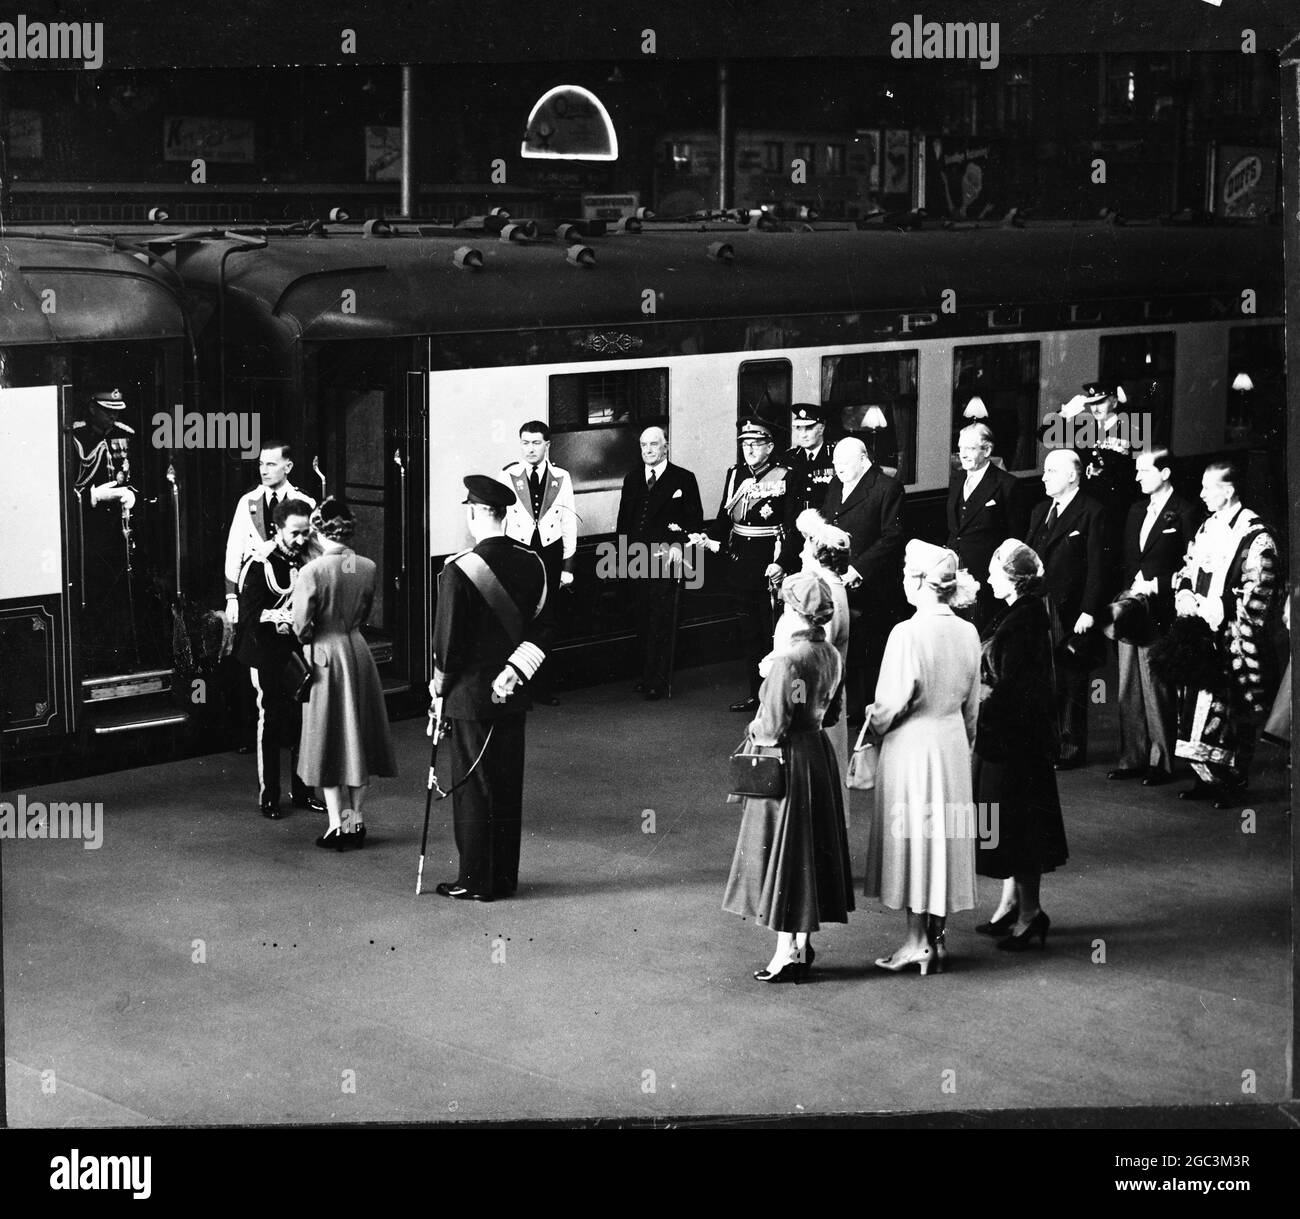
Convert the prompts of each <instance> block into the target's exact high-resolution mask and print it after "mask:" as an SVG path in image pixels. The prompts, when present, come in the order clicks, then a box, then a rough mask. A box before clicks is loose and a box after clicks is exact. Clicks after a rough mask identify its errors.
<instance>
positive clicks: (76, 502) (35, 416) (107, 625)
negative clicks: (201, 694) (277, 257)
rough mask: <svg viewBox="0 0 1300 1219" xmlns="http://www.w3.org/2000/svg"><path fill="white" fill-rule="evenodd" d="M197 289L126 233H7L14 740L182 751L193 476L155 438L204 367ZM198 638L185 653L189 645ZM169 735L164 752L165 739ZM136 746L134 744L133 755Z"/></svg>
mask: <svg viewBox="0 0 1300 1219" xmlns="http://www.w3.org/2000/svg"><path fill="white" fill-rule="evenodd" d="M189 335H190V332H189V322H188V315H187V313H186V311H185V307H184V304H183V291H182V288H181V285H180V283H179V281H178V280H177V278H176V276H175V273H174V272H172V271H169V270H168V269H167V268H166V267H164V266H162V265H161V263H160V262H159V261H158V260H156V259H154V258H153V257H152V256H151V255H150V254H149V253H148V252H147V251H143V252H141V251H137V252H129V251H125V250H122V249H120V248H117V245H116V243H115V242H113V241H112V240H111V239H108V238H74V237H72V236H70V235H67V234H64V235H62V236H58V235H36V234H27V233H21V232H4V233H3V234H0V469H2V474H0V744H2V745H3V748H4V753H5V758H6V760H7V761H12V760H13V759H15V758H25V757H30V756H32V755H33V754H40V753H42V752H45V753H47V754H51V755H53V756H55V757H56V759H57V757H58V756H59V755H63V756H64V757H65V758H67V757H69V755H70V752H71V750H72V748H73V745H74V743H75V742H77V741H78V740H79V741H80V744H81V746H82V750H83V751H84V750H85V749H86V747H87V746H90V745H93V746H95V747H97V748H98V749H99V750H100V751H101V752H103V753H112V752H121V751H122V748H123V743H124V742H126V741H137V740H138V739H139V737H140V734H143V733H148V734H150V735H151V738H152V741H153V743H154V747H155V748H154V751H153V752H152V753H151V754H149V755H147V756H151V757H157V756H159V754H160V753H165V752H167V751H169V750H174V749H176V748H178V747H181V742H182V741H183V739H184V733H185V729H186V726H187V724H188V720H189V716H188V712H187V710H186V702H185V700H184V698H183V697H182V692H181V691H180V689H179V683H178V674H177V669H176V652H177V650H179V652H180V653H181V656H182V658H183V659H184V662H185V664H186V665H188V664H189V663H190V659H191V658H189V654H188V649H187V648H186V647H185V646H184V643H185V640H184V637H183V632H179V633H178V631H177V623H178V615H177V610H178V607H179V604H180V590H181V587H182V584H183V581H184V579H185V576H186V574H187V573H186V572H185V570H184V567H183V561H184V560H183V556H184V554H185V553H186V551H187V549H188V548H187V544H186V521H185V503H184V492H185V490H186V488H187V480H188V477H189V473H190V471H189V470H188V468H186V467H185V466H184V465H183V464H182V463H181V462H180V460H179V457H178V455H177V454H175V453H172V452H169V451H166V450H162V449H158V448H155V447H154V446H153V445H152V444H151V443H150V428H149V421H150V418H151V416H152V415H153V414H154V412H156V411H158V410H162V409H170V406H171V404H174V403H179V402H183V401H184V399H185V390H186V386H185V380H186V377H187V376H189V375H192V373H193V358H194V348H193V344H192V342H191V341H190V337H189ZM178 643H179V644H180V645H181V646H180V647H179V649H178V648H177V647H176V646H175V645H177V644H178ZM160 742H161V748H157V747H158V746H159V743H160ZM128 752H129V750H128Z"/></svg>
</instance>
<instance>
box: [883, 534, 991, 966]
mask: <svg viewBox="0 0 1300 1219" xmlns="http://www.w3.org/2000/svg"><path fill="white" fill-rule="evenodd" d="M959 575H960V578H959ZM976 587H978V586H977V585H976V583H975V581H974V580H972V579H971V578H970V577H969V576H967V575H966V573H965V572H961V573H959V572H958V569H957V556H956V555H955V554H954V553H953V552H952V551H951V550H945V549H944V548H943V547H941V546H932V545H930V544H929V543H928V542H921V541H916V540H913V541H911V542H908V544H907V549H906V552H905V555H904V566H903V590H904V592H905V594H906V596H907V599H908V601H909V602H910V603H911V604H912V605H913V606H915V607H916V612H915V614H914V615H913V616H912V617H911V618H909V619H908V620H907V621H905V622H900V623H899V624H898V625H897V626H896V627H894V629H893V630H892V631H891V632H890V635H889V641H888V643H887V644H886V646H885V655H884V659H883V660H882V661H881V665H880V677H879V680H878V681H877V683H876V697H875V701H874V702H873V703H872V704H871V706H870V707H868V708H867V718H868V721H869V725H870V730H871V731H872V732H873V733H876V734H879V735H880V736H881V737H882V738H883V739H882V740H881V745H880V761H879V767H878V771H877V775H876V787H875V793H876V799H875V810H874V816H873V820H872V826H871V834H870V838H869V842H868V848H867V883H866V894H867V896H868V897H879V898H880V900H881V901H882V902H883V903H884V904H885V905H886V906H889V907H891V908H892V909H895V910H901V909H906V910H907V935H906V938H905V939H904V940H903V943H902V944H901V945H900V946H899V947H898V948H897V949H896V950H895V951H894V952H893V953H892V954H890V955H889V956H888V957H881V958H879V959H877V961H876V964H877V965H878V966H879V967H880V968H881V969H888V970H891V971H894V972H897V971H898V970H901V969H904V968H906V967H907V966H909V965H917V966H918V967H919V968H920V971H921V973H922V975H924V974H926V973H928V972H929V971H930V969H931V968H932V967H937V968H935V972H936V973H937V972H939V970H940V969H942V968H943V965H944V962H945V961H946V958H947V951H946V949H945V948H944V945H943V930H944V922H945V920H946V919H947V917H948V915H949V914H952V913H953V912H954V911H957V910H971V909H974V907H975V838H976V826H975V806H974V804H973V802H972V798H971V743H972V741H973V740H974V739H975V723H976V716H977V714H978V712H979V692H980V686H979V666H980V642H979V633H978V631H976V629H975V627H974V626H972V625H971V624H970V623H969V622H966V621H964V620H963V619H961V618H959V617H957V615H956V614H954V613H953V612H952V606H953V604H954V603H955V604H957V605H959V606H960V605H963V604H969V603H970V600H971V599H973V597H974V592H975V589H976Z"/></svg>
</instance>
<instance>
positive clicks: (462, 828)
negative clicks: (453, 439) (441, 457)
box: [429, 474, 551, 902]
mask: <svg viewBox="0 0 1300 1219" xmlns="http://www.w3.org/2000/svg"><path fill="white" fill-rule="evenodd" d="M464 481H465V489H466V492H467V495H466V498H465V503H466V504H467V505H468V508H467V510H466V521H467V523H468V525H469V531H470V534H471V535H472V536H473V538H474V540H475V543H476V545H475V546H474V548H473V549H472V550H464V551H461V552H460V553H459V554H455V555H452V556H451V557H450V558H449V559H448V560H447V561H446V563H444V564H443V568H442V571H441V572H440V573H439V575H438V611H437V617H436V619H435V621H434V627H433V663H434V669H433V681H432V682H431V683H430V685H429V692H430V693H431V694H432V695H433V711H434V716H435V719H436V722H437V723H438V724H439V726H440V727H447V729H448V737H447V740H448V746H449V754H450V758H449V767H448V774H449V775H450V779H451V783H450V784H449V785H448V787H449V790H450V789H451V788H452V787H453V786H455V785H458V784H462V782H463V785H462V786H459V787H456V788H455V790H454V791H453V793H452V802H453V803H452V821H453V824H454V826H455V833H456V847H457V850H458V851H459V852H460V874H459V875H458V876H457V878H456V880H455V881H445V882H443V883H442V884H440V885H438V886H437V890H436V891H437V892H438V893H439V894H441V895H442V896H443V897H452V898H456V899H458V900H466V899H469V900H472V901H480V902H488V901H492V900H493V899H494V898H498V897H509V896H510V895H511V894H512V893H514V891H515V889H516V888H517V887H518V884H519V839H520V833H521V829H522V815H523V792H524V720H525V716H526V713H527V711H528V709H529V707H530V706H531V699H530V697H529V691H528V686H527V683H528V682H529V681H531V680H532V678H533V677H534V676H536V674H537V670H538V669H539V668H540V667H541V665H542V662H543V661H544V660H545V659H546V648H547V647H548V646H549V645H550V631H551V628H550V625H549V623H550V617H549V615H545V616H543V614H542V610H543V607H544V606H545V604H546V595H547V589H546V569H545V567H544V566H543V564H542V560H541V558H540V557H539V556H538V555H537V553H536V552H535V551H533V550H532V549H530V548H529V547H527V546H525V545H523V544H522V543H520V542H517V541H515V540H514V539H513V538H510V537H507V536H506V534H505V516H506V509H507V508H508V507H509V506H510V505H511V504H513V503H516V502H517V500H516V496H515V493H514V491H512V490H511V489H510V488H509V487H507V486H505V485H504V484H502V483H499V482H497V481H496V479H493V478H489V477H487V476H486V475H482V474H471V475H469V476H467V477H466V478H465V480H464ZM435 731H437V729H435Z"/></svg>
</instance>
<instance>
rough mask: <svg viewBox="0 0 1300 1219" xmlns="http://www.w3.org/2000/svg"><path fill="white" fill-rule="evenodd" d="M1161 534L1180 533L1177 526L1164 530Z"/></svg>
mask: <svg viewBox="0 0 1300 1219" xmlns="http://www.w3.org/2000/svg"><path fill="white" fill-rule="evenodd" d="M1160 532H1161V533H1177V532H1178V528H1177V526H1175V527H1174V528H1173V529H1162V530H1161V531H1160Z"/></svg>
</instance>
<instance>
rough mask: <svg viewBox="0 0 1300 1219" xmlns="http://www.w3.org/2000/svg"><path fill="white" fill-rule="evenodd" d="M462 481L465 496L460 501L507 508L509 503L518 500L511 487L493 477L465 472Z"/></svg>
mask: <svg viewBox="0 0 1300 1219" xmlns="http://www.w3.org/2000/svg"><path fill="white" fill-rule="evenodd" d="M464 482H465V498H464V500H462V501H461V502H462V503H466V504H486V505H487V506H488V507H489V508H509V507H510V505H511V504H514V503H518V502H519V501H518V497H517V496H516V495H515V493H514V490H513V488H511V487H507V486H506V485H505V483H499V482H497V480H496V479H495V478H491V477H489V476H488V475H486V474H466V475H465V478H464Z"/></svg>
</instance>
